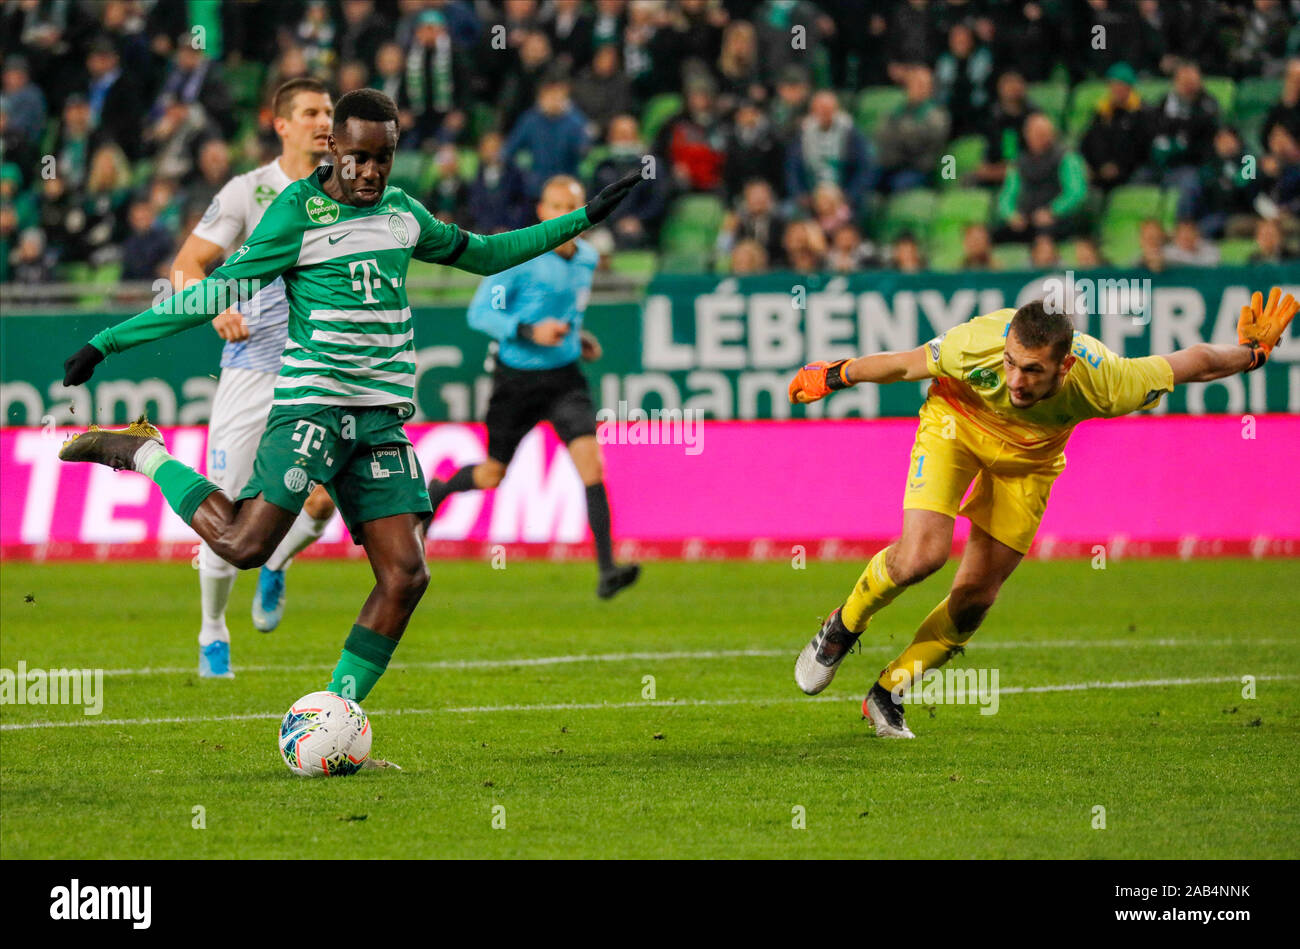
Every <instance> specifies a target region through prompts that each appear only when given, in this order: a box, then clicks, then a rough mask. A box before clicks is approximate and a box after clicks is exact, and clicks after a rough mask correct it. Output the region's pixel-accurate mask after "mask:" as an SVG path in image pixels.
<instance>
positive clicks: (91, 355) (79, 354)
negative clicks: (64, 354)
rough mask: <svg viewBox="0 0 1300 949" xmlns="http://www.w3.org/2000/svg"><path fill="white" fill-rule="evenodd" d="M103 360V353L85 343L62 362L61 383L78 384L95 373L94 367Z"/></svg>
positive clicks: (67, 384)
mask: <svg viewBox="0 0 1300 949" xmlns="http://www.w3.org/2000/svg"><path fill="white" fill-rule="evenodd" d="M103 361H104V354H103V353H101V352H100V351H99V350H98V349H96V348H95V347H94V346H92V345H90V343H87V344H86V345H85V346H82V347H81V348H80V349H78V350H77V351H76V352H75V353H73V354H72V355H71V356H69V357H68V358H67V359H66V360H64V363H63V384H64V385H65V386H79V385H81V384H82V383H83V382H85V381H87V380H88V379H89V378H90V377H91V376H92V375H94V373H95V367H96V366H98V365H99V364H100V363H101V362H103Z"/></svg>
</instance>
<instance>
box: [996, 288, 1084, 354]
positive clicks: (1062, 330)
mask: <svg viewBox="0 0 1300 949" xmlns="http://www.w3.org/2000/svg"><path fill="white" fill-rule="evenodd" d="M1011 330H1012V331H1014V332H1015V334H1016V339H1018V340H1019V341H1020V344H1021V345H1022V346H1025V347H1027V348H1029V349H1041V348H1042V347H1044V346H1051V347H1052V358H1053V359H1055V360H1057V361H1058V362H1059V361H1060V360H1062V359H1064V358H1065V354H1066V353H1068V352H1069V351H1070V343H1071V342H1072V341H1073V340H1074V324H1073V323H1071V322H1070V317H1069V316H1067V315H1066V314H1065V313H1064V312H1061V311H1057V310H1055V309H1051V310H1049V309H1048V308H1047V305H1046V304H1045V303H1044V302H1043V301H1042V300H1032V301H1030V302H1029V303H1026V304H1025V305H1024V306H1022V307H1021V308H1020V309H1018V310H1016V315H1015V316H1013V317H1012V318H1011Z"/></svg>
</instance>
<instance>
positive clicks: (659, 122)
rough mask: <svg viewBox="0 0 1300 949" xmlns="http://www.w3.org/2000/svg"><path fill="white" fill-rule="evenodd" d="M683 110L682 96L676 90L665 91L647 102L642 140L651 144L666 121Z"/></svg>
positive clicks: (642, 114) (642, 120) (642, 118)
mask: <svg viewBox="0 0 1300 949" xmlns="http://www.w3.org/2000/svg"><path fill="white" fill-rule="evenodd" d="M681 110H682V97H681V96H679V95H678V94H677V93H675V92H664V93H660V94H659V95H657V96H655V97H654V98H653V99H651V100H650V101H649V102H647V103H646V107H645V111H644V112H642V113H641V141H643V142H645V143H646V144H647V145H649V144H650V143H651V142H653V141H654V139H655V136H656V135H658V134H659V130H660V129H661V128H663V126H664V123H665V122H667V121H668V120H669V119H671V118H672V117H673V116H674V115H676V114H677V113H678V112H680V111H681Z"/></svg>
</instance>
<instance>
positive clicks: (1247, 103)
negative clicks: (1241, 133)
mask: <svg viewBox="0 0 1300 949" xmlns="http://www.w3.org/2000/svg"><path fill="white" fill-rule="evenodd" d="M1281 95H1282V80H1281V79H1263V78H1259V77H1251V78H1250V79H1243V80H1241V82H1239V83H1237V94H1236V98H1235V99H1234V100H1233V104H1232V118H1233V120H1234V121H1236V122H1238V123H1242V124H1244V123H1246V122H1248V121H1249V120H1251V119H1255V118H1263V117H1264V116H1265V115H1267V114H1268V110H1269V109H1271V108H1273V106H1274V105H1275V104H1276V103H1277V101H1278V99H1279V97H1281Z"/></svg>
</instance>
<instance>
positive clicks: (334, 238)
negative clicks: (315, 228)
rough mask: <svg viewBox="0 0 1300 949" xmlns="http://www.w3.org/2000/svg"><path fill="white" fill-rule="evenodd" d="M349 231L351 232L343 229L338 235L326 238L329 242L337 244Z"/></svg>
mask: <svg viewBox="0 0 1300 949" xmlns="http://www.w3.org/2000/svg"><path fill="white" fill-rule="evenodd" d="M351 233H352V232H351V231H344V232H343V233H342V234H340V235H339V236H338V237H329V238H326V240H328V241H329V242H330V243H331V244H337V243H338V242H339V241H341V240H343V238H345V237H347V236H348V235H349V234H351Z"/></svg>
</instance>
